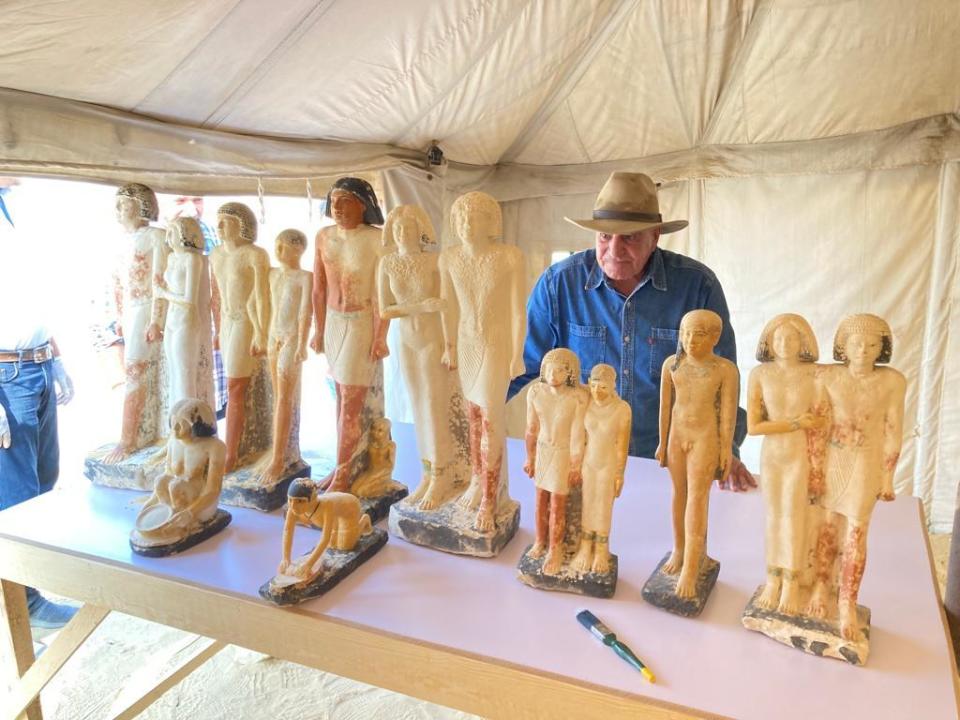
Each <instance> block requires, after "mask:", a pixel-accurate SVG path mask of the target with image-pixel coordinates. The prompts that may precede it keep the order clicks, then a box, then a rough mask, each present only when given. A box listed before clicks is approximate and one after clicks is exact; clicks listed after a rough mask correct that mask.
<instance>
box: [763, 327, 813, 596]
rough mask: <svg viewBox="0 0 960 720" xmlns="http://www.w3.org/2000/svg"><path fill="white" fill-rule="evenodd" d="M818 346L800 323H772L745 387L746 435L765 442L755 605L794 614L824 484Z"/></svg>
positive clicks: (764, 336)
mask: <svg viewBox="0 0 960 720" xmlns="http://www.w3.org/2000/svg"><path fill="white" fill-rule="evenodd" d="M818 356H819V349H818V348H817V338H816V337H815V336H814V334H813V330H811V329H810V325H809V324H807V321H806V320H804V319H803V318H802V317H801V316H800V315H793V314H784V315H777V316H776V317H775V318H773V319H772V320H771V321H770V322H768V323H767V325H766V327H765V328H764V329H763V332H762V333H761V335H760V342H759V344H758V345H757V360H759V361H760V363H761V364H760V365H758V366H757V367H756V368H754V369H753V371H752V372H751V373H750V380H749V383H748V386H747V429H748V432H749V433H750V434H751V435H763V436H764V439H763V447H762V450H761V453H760V487H761V490H762V492H763V497H764V500H765V504H766V558H767V579H766V583H765V584H764V586H763V591H762V592H761V593H760V595H759V596H758V597H757V600H756V604H757V606H758V607H761V608H763V609H766V610H774V609H777V610H779V611H780V612H783V613H788V614H796V613H797V612H799V611H800V608H801V595H800V591H801V588H800V585H801V580H802V573H803V570H804V569H805V567H806V563H807V553H806V540H807V516H808V514H809V513H808V497H809V494H810V490H811V489H812V488H813V487H815V486H816V485H817V484H819V483H821V482H822V478H823V458H822V454H821V453H819V452H818V448H822V446H823V443H822V441H821V440H820V439H819V438H820V436H821V435H822V432H821V428H822V427H823V426H824V425H825V424H826V422H827V418H826V404H825V403H824V401H823V399H822V398H821V397H820V390H819V385H818V383H817V370H818V366H817V365H816V364H815V363H816V361H817V358H818Z"/></svg>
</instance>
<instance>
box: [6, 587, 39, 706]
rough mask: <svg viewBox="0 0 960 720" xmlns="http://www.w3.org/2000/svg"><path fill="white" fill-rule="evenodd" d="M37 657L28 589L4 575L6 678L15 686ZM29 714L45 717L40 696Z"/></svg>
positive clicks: (7, 681) (32, 704)
mask: <svg viewBox="0 0 960 720" xmlns="http://www.w3.org/2000/svg"><path fill="white" fill-rule="evenodd" d="M33 661H34V656H33V636H32V635H31V634H30V612H29V611H28V610H27V589H26V588H25V587H24V586H23V585H18V584H17V583H15V582H10V581H9V580H2V579H0V672H3V674H4V676H5V677H4V681H5V682H6V683H8V684H9V685H11V686H12V684H13V683H14V682H16V681H18V680H19V679H20V678H21V677H23V675H24V673H26V672H27V670H28V669H29V668H30V666H31V665H33ZM21 717H23V716H21ZM26 717H27V718H28V720H43V712H42V711H41V710H40V698H37V699H36V700H34V701H33V702H32V703H31V704H30V706H29V707H28V708H27V712H26Z"/></svg>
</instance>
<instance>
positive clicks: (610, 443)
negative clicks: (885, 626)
mask: <svg viewBox="0 0 960 720" xmlns="http://www.w3.org/2000/svg"><path fill="white" fill-rule="evenodd" d="M589 388H590V402H589V404H588V405H587V411H586V415H585V417H584V421H583V424H584V430H585V442H586V445H585V449H584V454H583V464H582V469H581V475H582V476H583V484H582V491H583V509H582V513H581V520H580V524H581V535H580V547H579V548H578V550H577V554H576V555H575V556H574V558H573V560H572V566H573V569H574V571H576V572H577V573H580V574H584V573H587V572H591V573H594V574H596V575H606V574H608V573H610V572H611V555H610V527H611V521H612V518H613V502H614V500H615V499H616V498H618V497H620V492H621V491H622V490H623V474H624V470H625V469H626V465H627V454H628V451H629V448H630V422H631V419H632V411H631V409H630V404H629V403H627V402H626V401H625V400H622V399H620V396H619V395H617V371H616V370H614V369H613V368H612V367H611V366H610V365H605V364H600V365H594V366H593V369H592V370H591V371H590V381H589ZM613 572H614V573H615V572H616V571H615V569H614V570H613ZM615 579H616V576H614V580H615Z"/></svg>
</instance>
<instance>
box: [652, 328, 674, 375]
mask: <svg viewBox="0 0 960 720" xmlns="http://www.w3.org/2000/svg"><path fill="white" fill-rule="evenodd" d="M679 338H680V335H679V332H678V331H677V330H674V329H673V328H657V327H655V328H650V338H649V339H648V340H647V342H648V343H649V345H650V377H651V378H652V379H653V381H654V382H657V383H658V382H660V371H661V370H662V369H663V363H664V361H665V360H666V359H667V358H668V357H670V356H671V355H673V354H674V353H675V352H677V342H678V341H679Z"/></svg>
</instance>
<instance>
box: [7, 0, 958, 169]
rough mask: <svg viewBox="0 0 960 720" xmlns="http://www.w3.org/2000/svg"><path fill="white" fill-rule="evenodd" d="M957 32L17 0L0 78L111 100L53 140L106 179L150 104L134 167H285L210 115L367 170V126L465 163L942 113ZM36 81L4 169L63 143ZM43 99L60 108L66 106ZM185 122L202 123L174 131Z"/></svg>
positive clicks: (721, 4)
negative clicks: (144, 152) (435, 145)
mask: <svg viewBox="0 0 960 720" xmlns="http://www.w3.org/2000/svg"><path fill="white" fill-rule="evenodd" d="M957 37H960V11H958V7H957V4H956V2H955V1H954V0H948V1H943V0H833V1H831V0H576V1H575V2H574V1H573V0H522V1H521V0H445V2H442V3H438V2H434V1H433V0H405V1H404V2H402V3H401V2H385V1H384V0H350V1H349V2H348V1H347V0H310V1H307V0H288V1H287V2H283V3H270V4H268V3H262V2H258V1H257V0H206V1H205V2H197V1H195V0H189V1H188V0H168V1H167V2H164V3H109V2H105V0H69V1H66V0H11V1H9V2H6V3H4V23H3V24H2V26H0V88H8V89H11V90H19V91H24V92H26V93H34V94H39V95H46V96H50V97H51V98H55V99H56V101H57V102H65V101H79V102H81V103H88V104H92V105H95V106H102V107H103V108H110V109H113V110H116V111H120V113H121V114H118V115H114V116H111V117H110V118H109V121H107V120H106V119H105V118H104V117H103V116H101V117H100V118H99V119H100V120H101V121H103V122H102V126H101V127H99V128H95V127H94V126H93V125H91V124H90V123H87V124H85V125H84V126H83V127H85V128H87V130H89V132H90V135H88V134H86V132H87V130H84V129H83V128H77V131H78V132H77V134H74V135H70V136H68V137H67V138H66V139H64V140H63V144H64V145H70V146H73V145H84V146H85V148H84V150H83V151H82V152H77V151H74V150H73V148H71V151H73V152H74V154H75V155H83V158H82V159H79V158H78V161H79V163H80V166H81V167H83V168H86V169H88V170H89V171H90V174H92V175H95V176H98V177H101V178H106V177H114V176H117V175H118V174H122V172H123V169H117V167H116V163H114V159H115V158H116V157H117V155H118V152H117V151H118V148H121V149H122V148H123V137H124V135H125V134H126V128H127V127H128V126H134V127H139V126H138V125H137V123H138V122H139V121H143V120H146V119H158V120H160V121H162V122H158V123H156V124H155V125H153V126H151V127H152V131H151V132H152V136H151V142H154V145H155V147H156V148H157V149H158V152H157V153H155V154H153V155H152V156H150V155H148V156H146V157H139V156H138V161H137V162H130V163H127V167H129V168H131V169H133V168H138V169H140V170H142V171H144V172H148V173H149V172H153V173H156V174H157V176H158V178H159V179H161V180H162V178H163V176H164V174H165V173H169V172H171V171H173V170H174V169H175V166H177V165H181V166H182V167H181V170H183V171H184V172H189V173H191V174H192V175H193V177H194V179H195V180H196V181H200V178H201V176H204V175H206V176H216V175H218V174H224V172H225V171H226V174H231V175H236V176H244V175H249V176H266V177H271V176H276V177H290V176H291V174H292V171H291V168H290V166H289V159H290V157H291V154H290V153H288V152H282V153H281V154H280V159H279V160H277V161H276V162H274V161H273V160H272V159H271V157H270V152H266V151H265V152H259V153H258V152H254V151H251V152H249V153H248V154H247V156H245V157H236V158H234V160H235V161H236V162H235V163H234V164H236V165H237V167H236V168H234V169H232V170H231V169H226V168H223V167H222V166H221V165H220V164H219V163H218V162H216V161H214V162H212V163H211V164H210V166H209V168H208V169H207V170H206V171H204V168H203V164H204V163H205V162H206V161H207V160H208V159H209V158H210V156H211V153H210V152H208V149H207V148H206V147H204V144H205V143H206V142H207V140H212V138H213V137H215V136H218V135H223V136H225V137H226V138H227V140H226V141H225V142H226V143H227V144H232V143H235V142H236V138H237V137H238V136H248V137H249V138H250V139H249V140H246V141H245V142H246V143H248V147H253V145H254V144H255V142H260V141H262V142H265V143H271V142H277V141H278V139H282V138H287V139H295V140H297V141H309V142H310V143H313V142H316V141H320V142H321V143H333V144H332V145H323V144H321V145H307V146H301V145H299V144H297V145H292V146H291V149H292V150H294V151H296V150H297V149H305V150H307V153H305V154H304V156H305V157H306V155H307V154H310V157H311V161H318V160H319V162H320V164H321V165H323V166H324V168H326V169H327V170H329V169H331V168H332V170H333V172H337V171H341V170H348V169H350V168H351V167H353V166H352V165H351V163H350V160H349V156H350V152H351V150H350V148H354V147H355V144H361V145H360V147H356V150H357V152H358V153H359V154H360V155H359V160H360V161H361V164H363V165H364V167H366V168H369V167H370V165H371V154H370V152H369V146H391V147H392V148H394V149H393V150H386V151H384V152H381V153H379V155H380V157H379V159H378V160H375V161H373V163H372V164H374V165H377V164H379V166H380V167H382V168H386V167H390V166H392V165H396V164H398V163H411V164H416V163H418V162H419V160H418V159H416V158H417V157H418V155H417V154H418V153H422V152H423V150H425V149H426V147H427V146H428V145H429V144H430V142H431V141H432V140H437V141H438V142H439V144H440V146H441V147H442V148H443V149H444V151H445V153H446V155H447V158H448V159H449V160H451V161H452V162H453V163H454V164H455V165H456V164H458V163H459V164H466V165H477V166H492V165H497V164H501V165H502V164H516V165H520V166H528V165H533V166H540V165H561V166H563V165H581V164H587V163H604V162H616V161H626V160H633V159H643V158H650V157H653V156H663V155H669V154H671V153H685V152H686V153H692V154H691V155H690V157H691V158H694V157H695V154H696V151H697V150H699V149H701V148H703V147H709V146H725V147H726V146H730V147H739V146H744V145H746V146H758V145H759V146H761V147H762V146H763V145H765V144H768V143H785V142H795V141H811V140H817V139H822V138H832V137H839V136H845V135H848V134H856V133H865V132H870V131H881V130H884V129H886V128H891V127H895V126H902V125H904V124H906V123H910V122H914V121H917V120H920V119H923V118H928V117H934V116H939V115H945V114H947V115H949V114H952V113H955V112H956V111H957V109H958V107H960V83H958V82H957V81H956V78H957V77H958V76H960V43H957V42H956V38H957ZM30 97H31V96H29V95H9V94H8V95H5V96H4V97H3V106H4V107H3V109H4V113H3V115H4V117H3V125H2V127H0V133H2V136H0V140H2V143H3V145H2V149H0V166H2V167H5V168H7V169H8V170H9V169H10V168H11V167H12V166H13V165H15V164H16V163H17V162H23V161H34V162H39V163H44V162H47V163H55V162H56V161H57V160H59V158H57V157H55V156H54V153H55V148H52V147H50V146H49V145H48V144H47V142H45V141H47V140H49V139H50V138H48V137H41V138H39V141H38V139H37V138H35V137H34V131H35V129H34V126H33V125H23V124H22V121H23V117H22V116H21V117H20V120H21V122H20V123H18V122H17V121H16V118H14V119H11V108H16V107H17V106H19V105H21V104H24V103H28V104H33V113H34V114H33V115H31V118H32V120H31V122H33V120H35V118H36V114H35V113H37V112H39V110H38V108H37V106H36V103H35V102H34V101H32V100H29V99H28V98H30ZM51 102H52V104H51V105H49V106H47V107H46V109H45V110H44V112H46V113H48V114H49V117H50V118H51V119H57V118H58V116H59V115H60V114H61V113H67V114H70V113H72V112H74V110H75V106H74V105H64V106H63V107H62V108H61V107H58V106H57V104H56V102H53V101H51ZM122 113H129V115H124V114H122ZM45 124H46V125H47V126H49V125H50V122H47V123H45ZM41 125H44V123H41ZM189 128H198V129H202V130H204V131H206V133H209V134H205V135H203V136H202V140H203V142H200V140H197V141H196V142H195V143H193V144H191V145H189V146H186V147H184V146H182V145H181V144H179V140H178V138H179V137H181V136H182V135H183V133H184V132H185V131H186V130H187V129H189ZM167 131H168V132H169V134H170V136H171V144H172V146H171V147H169V148H168V147H165V145H164V143H163V142H162V140H163V138H164V135H165V133H166V132H167ZM39 132H43V129H42V128H41V130H40V131H39ZM111 135H114V136H116V137H114V138H113V139H112V140H111V139H110V136H111ZM339 143H343V145H340V144H339ZM212 144H213V145H214V147H215V148H217V147H220V145H218V143H216V142H213V143H212ZM265 147H266V146H265ZM272 147H276V146H271V148H272ZM11 148H12V150H11ZM24 148H26V149H27V150H25V149H24ZM364 148H366V150H364ZM126 151H127V152H128V154H129V149H127V150H126ZM161 151H162V152H161ZM327 151H330V152H329V154H328V152H327ZM25 153H33V154H34V157H29V158H28V157H24V154H25ZM212 154H213V155H214V156H216V155H217V153H216V152H213V153H212ZM675 157H677V158H681V159H682V158H683V157H684V156H683V155H677V156H675ZM214 159H215V160H216V158H214ZM131 160H132V158H131ZM694 167H695V163H692V164H691V169H693V168H694ZM110 168H113V170H112V172H113V175H110V174H109V173H107V172H106V171H107V170H109V169H110ZM47 170H48V171H54V170H57V168H55V167H53V166H52V165H51V166H50V167H48V168H47ZM76 173H77V171H74V173H71V174H76ZM681 174H682V171H681ZM207 182H208V181H207V180H206V179H204V180H202V182H201V184H202V185H204V186H206V183H207ZM209 182H210V183H211V184H216V183H215V182H214V181H212V180H210V181H209ZM221 184H222V183H221Z"/></svg>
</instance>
